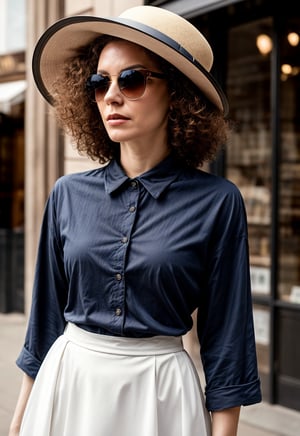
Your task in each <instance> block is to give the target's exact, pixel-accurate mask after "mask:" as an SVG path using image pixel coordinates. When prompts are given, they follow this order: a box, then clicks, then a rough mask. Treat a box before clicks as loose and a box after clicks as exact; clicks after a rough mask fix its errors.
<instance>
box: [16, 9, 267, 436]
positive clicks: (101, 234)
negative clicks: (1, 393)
mask: <svg viewBox="0 0 300 436" xmlns="http://www.w3.org/2000/svg"><path fill="white" fill-rule="evenodd" d="M211 64H212V52H211V49H210V46H209V44H208V43H207V41H206V40H205V39H204V37H203V36H202V34H201V33H200V32H199V31H198V30H197V29H195V28H194V27H193V26H192V25H191V24H190V23H188V22H187V21H185V20H184V19H183V18H181V17H179V16H177V15H175V14H173V13H170V12H168V11H165V10H163V9H160V8H155V7H150V6H140V7H136V8H131V9H129V10H127V11H125V12H124V13H123V14H122V15H121V16H120V17H118V18H116V19H110V20H108V19H104V18H97V17H86V16H84V17H69V18H66V19H64V20H62V21H60V22H58V23H56V24H54V25H53V26H52V27H50V29H48V30H47V31H46V32H45V34H44V35H43V36H42V38H41V39H40V41H39V42H38V44H37V47H36V50H35V53H34V57H33V71H34V76H35V80H36V83H37V86H38V88H39V90H40V91H41V93H42V94H43V96H44V97H45V98H46V99H47V100H48V101H49V102H50V103H51V104H52V105H53V106H54V109H55V112H56V116H57V118H58V120H59V121H60V123H61V124H62V126H63V128H64V129H65V131H66V132H67V133H69V134H70V135H71V136H72V137H73V139H74V141H75V143H76V146H77V149H78V151H79V152H81V153H86V154H87V155H89V156H90V157H91V158H93V159H98V160H99V162H100V163H101V164H104V163H105V164H106V165H103V166H101V167H100V168H99V169H96V170H91V171H88V172H84V173H80V174H73V175H68V176H64V177H62V178H60V179H59V180H58V181H57V182H56V184H55V186H54V189H53V191H52V192H51V194H50V196H49V199H48V202H47V205H46V210H45V215H44V220H43V225H42V229H41V237H40V245H39V252H38V259H37V266H36V274H35V282H34V290H33V299H32V309H31V314H30V319H29V325H28V330H27V334H26V339H25V344H24V348H23V349H22V351H21V353H20V355H19V357H18V360H17V364H18V366H19V367H20V368H21V369H22V370H23V371H24V379H23V384H22V388H21V392H20V396H19V401H18V404H17V406H16V411H15V414H14V417H13V420H12V424H11V430H10V436H12V435H18V434H20V435H21V436H29V435H30V436H37V435H39V436H41V435H43V436H46V435H51V436H62V435H65V436H69V435H70V436H71V435H72V436H81V435H89V436H98V435H99V436H100V435H115V434H119V433H121V434H122V435H123V436H141V435H142V436H154V435H155V436H165V435H170V436H196V435H197V436H200V435H201V436H206V435H211V434H212V435H213V436H234V435H236V434H237V427H238V418H239V411H240V407H241V405H248V404H253V403H256V402H259V401H260V400H261V394H260V384H259V379H258V374H257V362H256V353H255V340H254V333H253V320H252V304H251V291H250V284H249V264H248V248H247V226H246V219H245V211H244V205H243V201H242V199H241V195H240V193H239V191H238V189H237V188H236V187H235V186H234V185H233V184H232V183H230V182H229V181H226V180H224V179H222V178H218V177H216V176H213V175H210V174H208V173H205V172H203V171H201V170H199V169H198V168H199V166H201V165H202V164H203V163H204V162H205V161H209V160H211V159H213V157H214V156H215V155H216V152H217V150H218V147H219V146H220V145H222V144H224V143H225V141H226V140H227V137H228V134H229V127H228V123H227V121H226V119H225V115H226V112H227V101H226V98H225V96H224V94H223V92H222V91H221V89H220V88H219V86H218V84H217V83H216V82H215V80H214V79H213V77H212V76H211V75H210V73H209V70H210V68H211ZM195 309H198V321H197V331H198V336H199V341H200V346H201V358H202V362H203V368H204V373H205V378H206V387H205V399H204V396H203V394H202V391H201V387H200V383H199V379H198V375H197V373H196V370H195V368H194V366H193V363H192V361H191V359H190V358H189V356H188V355H187V353H186V352H185V351H184V350H183V346H182V341H181V336H182V335H184V334H185V333H187V332H188V331H189V330H190V329H191V328H192V313H193V312H194V311H195ZM33 380H35V381H33ZM209 412H210V413H209ZM20 427H21V430H19V429H20Z"/></svg>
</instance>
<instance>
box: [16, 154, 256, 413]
mask: <svg viewBox="0 0 300 436" xmlns="http://www.w3.org/2000/svg"><path fill="white" fill-rule="evenodd" d="M196 308H198V335H199V340H200V344H201V358H202V362H203V367H204V372H205V376H206V401H207V407H208V409H209V410H218V409H223V408H227V407H232V406H236V405H242V404H252V403H255V402H258V401H260V384H259V379H258V374H257V362H256V354H255V340H254V332H253V321H252V301H251V290H250V279H249V263H248V242H247V224H246V217H245V209H244V204H243V200H242V198H241V195H240V192H239V190H238V189H237V188H236V186H235V185H234V184H232V183H231V182H229V181H227V180H225V179H223V178H220V177H216V176H214V175H211V174H208V173H205V172H203V171H200V170H194V169H185V168H182V167H181V166H180V165H179V164H178V163H177V161H176V160H175V159H174V158H173V157H172V156H169V157H167V158H166V159H165V160H164V161H162V162H161V163H160V164H159V165H157V166H156V167H155V168H153V169H151V170H150V171H147V172H146V173H144V174H142V175H140V176H138V177H137V178H135V179H130V178H128V177H127V176H126V174H125V173H124V172H123V170H122V168H121V167H120V165H119V164H118V162H117V161H112V162H111V163H110V164H108V165H107V166H105V167H102V168H99V169H95V170H91V171H88V172H83V173H79V174H72V175H66V176H63V177H62V178H60V179H59V180H58V181H57V182H56V184H55V186H54V189H53V190H52V192H51V194H50V196H49V199H48V202H47V205H46V209H45V214H44V219H43V224H42V229H41V236H40V243H39V250H38V258H37V265H36V274H35V281H34V289H33V298H32V308H31V314H30V319H29V325H28V329H27V333H26V338H25V344H24V347H23V349H22V351H21V353H20V355H19V357H18V359H17V364H18V366H19V367H20V368H22V369H23V370H24V371H25V372H26V373H27V374H29V375H30V376H31V377H35V376H36V374H37V372H38V370H39V367H40V365H41V362H42V361H43V359H44V357H45V355H46V353H47V351H48V350H49V348H50V347H51V345H52V344H53V342H54V341H55V340H56V338H57V337H58V336H59V335H61V334H62V333H63V331H64V328H65V325H66V322H68V321H70V322H72V323H75V324H77V325H79V326H80V327H82V328H84V329H87V330H89V331H92V332H96V333H102V334H107V335H120V336H133V337H149V336H153V335H172V336H178V335H183V334H185V333H186V332H187V331H189V330H190V329H191V327H192V317H191V314H192V312H193V311H194V310H195V309H196Z"/></svg>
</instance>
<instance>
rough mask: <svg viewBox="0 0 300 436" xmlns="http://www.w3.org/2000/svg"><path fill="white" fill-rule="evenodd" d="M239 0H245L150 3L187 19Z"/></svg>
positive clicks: (175, 0) (188, 0) (186, 0)
mask: <svg viewBox="0 0 300 436" xmlns="http://www.w3.org/2000/svg"><path fill="white" fill-rule="evenodd" d="M240 1H245V0H185V1H182V0H170V1H164V2H160V1H153V2H152V4H153V5H154V6H156V5H159V6H160V5H161V7H162V8H165V9H168V10H169V11H171V12H175V13H176V14H179V15H182V16H183V17H185V18H187V19H189V18H194V17H196V16H197V15H201V14H204V13H207V12H210V11H212V10H215V9H220V8H222V7H225V6H229V5H231V4H232V3H238V2H240Z"/></svg>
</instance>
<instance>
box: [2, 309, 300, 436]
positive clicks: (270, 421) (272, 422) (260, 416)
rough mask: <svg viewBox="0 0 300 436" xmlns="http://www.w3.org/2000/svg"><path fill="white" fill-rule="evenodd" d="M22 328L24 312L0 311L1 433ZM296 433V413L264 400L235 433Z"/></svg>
mask: <svg viewBox="0 0 300 436" xmlns="http://www.w3.org/2000/svg"><path fill="white" fill-rule="evenodd" d="M25 328H26V319H25V317H24V316H23V315H21V314H8V315H5V314H0V436H7V433H8V427H9V423H10V420H11V417H12V413H13V410H14V407H15V404H16V400H17V397H18V392H19V387H20V383H21V377H22V374H21V371H20V370H19V369H18V368H17V367H16V365H15V359H16V357H17V355H18V353H19V351H20V349H21V346H22V344H23V339H24V334H25ZM299 435H300V413H298V412H295V411H292V410H290V409H286V408H283V407H280V406H272V405H269V404H266V403H261V404H258V405H254V406H248V407H245V408H242V412H241V420H240V425H239V432H238V436H299ZM41 436H43V435H41ZM70 436H71V435H70ZM83 436H85V435H83ZM141 436H143V435H141ZM166 436H167V435H166ZM168 436H172V435H168Z"/></svg>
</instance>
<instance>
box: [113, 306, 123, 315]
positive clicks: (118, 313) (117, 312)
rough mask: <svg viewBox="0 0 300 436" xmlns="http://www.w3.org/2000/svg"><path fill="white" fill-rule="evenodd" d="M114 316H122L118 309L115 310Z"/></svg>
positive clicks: (120, 310)
mask: <svg viewBox="0 0 300 436" xmlns="http://www.w3.org/2000/svg"><path fill="white" fill-rule="evenodd" d="M115 314H116V315H117V316H120V315H121V314H122V309H120V308H119V307H118V308H117V309H116V310H115Z"/></svg>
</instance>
